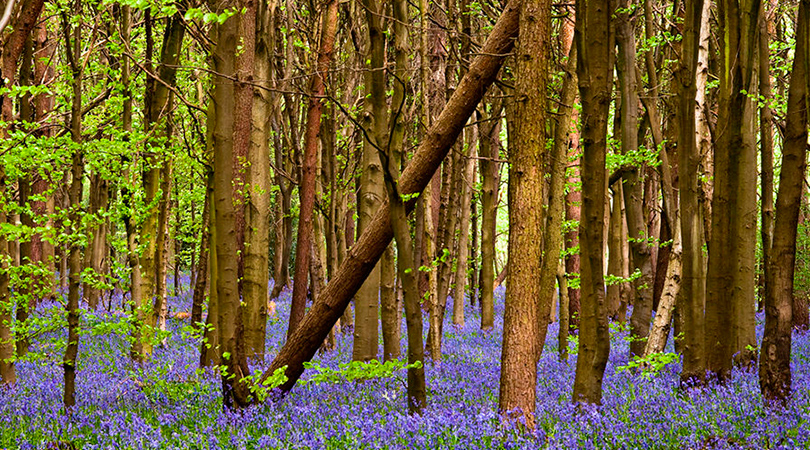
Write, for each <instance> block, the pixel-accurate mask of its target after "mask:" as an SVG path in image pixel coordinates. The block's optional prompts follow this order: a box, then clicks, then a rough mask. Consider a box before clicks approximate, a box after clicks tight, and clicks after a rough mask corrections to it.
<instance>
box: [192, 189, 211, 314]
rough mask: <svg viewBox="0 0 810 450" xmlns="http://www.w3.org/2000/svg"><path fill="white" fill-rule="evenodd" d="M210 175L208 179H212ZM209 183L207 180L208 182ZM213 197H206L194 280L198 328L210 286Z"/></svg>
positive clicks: (194, 305)
mask: <svg viewBox="0 0 810 450" xmlns="http://www.w3.org/2000/svg"><path fill="white" fill-rule="evenodd" d="M210 176H211V175H210V174H209V175H208V176H207V177H206V178H208V177H210ZM206 183H207V180H206ZM210 210H211V197H210V196H209V195H207V193H206V196H205V202H204V203H203V213H202V218H201V226H200V229H201V230H202V231H201V233H200V257H199V258H198V259H197V277H196V279H195V280H194V293H193V294H192V300H191V317H190V322H191V326H193V327H197V326H198V324H199V323H200V322H202V306H203V302H205V294H206V292H205V287H206V285H207V284H208V258H209V257H210V245H211V230H210V227H209V226H208V224H209V223H210V221H211V219H210V217H211V211H210Z"/></svg>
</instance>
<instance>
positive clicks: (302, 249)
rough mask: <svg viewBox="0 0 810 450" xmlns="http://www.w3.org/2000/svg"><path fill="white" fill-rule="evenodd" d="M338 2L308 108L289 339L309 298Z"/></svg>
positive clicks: (324, 30) (324, 35)
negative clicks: (325, 98)
mask: <svg viewBox="0 0 810 450" xmlns="http://www.w3.org/2000/svg"><path fill="white" fill-rule="evenodd" d="M337 8H338V3H337V1H336V0H331V1H330V2H329V3H327V4H326V5H325V8H324V10H323V23H322V25H321V41H320V48H319V50H318V62H317V69H316V71H315V74H314V75H313V76H312V78H311V80H310V85H309V90H310V94H311V95H310V97H309V107H308V109H307V123H306V132H305V135H304V161H303V165H302V166H301V183H300V186H299V189H298V193H299V197H300V204H301V206H300V211H301V212H300V216H299V218H298V239H297V245H296V249H295V276H294V277H293V296H292V306H291V309H290V326H289V327H288V328H287V336H288V337H289V336H290V335H292V333H293V332H294V331H295V328H296V327H297V326H298V323H299V322H300V321H301V319H302V318H303V317H304V312H305V310H306V299H307V285H308V281H307V275H308V272H309V265H310V254H309V253H310V250H311V249H312V220H313V215H314V210H315V171H316V169H317V167H316V166H317V163H318V143H319V140H318V134H319V133H320V129H321V114H322V111H323V100H322V98H321V97H323V95H324V93H325V92H326V85H325V81H324V80H325V78H326V75H327V72H328V71H329V64H330V62H331V60H332V52H333V49H334V45H335V32H336V31H337Z"/></svg>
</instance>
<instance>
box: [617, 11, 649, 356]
mask: <svg viewBox="0 0 810 450" xmlns="http://www.w3.org/2000/svg"><path fill="white" fill-rule="evenodd" d="M619 7H620V8H622V10H623V11H627V12H621V13H617V18H618V22H617V27H616V32H617V41H618V46H619V52H618V60H617V64H616V67H617V72H618V75H619V85H620V88H621V95H622V102H621V120H622V128H621V148H622V154H623V155H628V154H630V153H632V152H635V151H637V150H638V105H639V100H638V81H637V79H636V63H635V59H636V42H635V35H634V26H633V23H632V21H631V19H630V14H629V9H630V2H629V0H620V1H619ZM643 169H644V168H643V167H634V168H633V169H631V170H630V171H629V173H628V174H627V175H626V176H625V177H623V185H622V192H623V195H624V204H625V207H626V213H627V230H628V235H629V236H630V250H631V251H632V258H631V260H632V261H633V267H631V272H633V271H635V269H637V270H639V271H640V272H641V276H640V277H639V278H637V279H636V280H635V281H634V282H633V287H634V289H633V292H634V293H635V295H634V297H635V299H634V301H633V315H632V316H631V317H630V336H631V338H632V340H631V341H630V353H631V354H633V355H640V354H642V353H643V352H644V345H645V344H646V340H645V339H646V337H647V334H648V333H649V330H650V319H651V314H652V303H653V301H652V294H653V281H654V275H653V265H652V255H651V253H650V243H649V242H648V240H649V239H648V238H649V237H650V236H649V232H648V230H647V226H646V218H645V215H644V210H643V208H642V200H643V197H644V180H643V177H642V176H641V174H642V170H643Z"/></svg>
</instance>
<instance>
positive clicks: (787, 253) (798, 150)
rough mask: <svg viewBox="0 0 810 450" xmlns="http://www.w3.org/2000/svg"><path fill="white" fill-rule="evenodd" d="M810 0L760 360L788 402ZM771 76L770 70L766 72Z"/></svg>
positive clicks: (768, 389)
mask: <svg viewBox="0 0 810 450" xmlns="http://www.w3.org/2000/svg"><path fill="white" fill-rule="evenodd" d="M808 23H810V1H809V0H802V2H801V3H799V18H798V21H797V27H796V50H795V56H794V59H793V71H792V74H791V77H790V89H789V91H788V105H787V107H788V109H787V117H786V127H785V142H784V149H783V152H782V170H781V173H780V175H779V197H778V198H777V200H776V220H775V224H774V233H773V254H772V259H771V260H770V261H769V265H768V266H767V268H766V270H765V334H764V336H763V338H762V354H761V355H760V359H759V386H760V389H761V390H762V397H763V398H764V400H765V401H766V403H767V402H771V401H778V402H780V403H781V404H782V405H784V404H785V403H786V402H787V400H788V398H789V397H790V392H791V373H790V347H791V334H792V332H793V323H792V313H793V311H792V301H793V271H794V267H795V263H796V235H797V228H798V225H799V210H800V209H801V206H802V198H801V197H802V193H803V189H802V186H803V184H804V182H805V176H806V169H807V127H808V113H807V107H808V105H810V102H809V101H808V89H810V76H808V68H809V67H808V66H809V65H810V54H808V53H810V30H808ZM764 75H765V76H768V75H767V74H764Z"/></svg>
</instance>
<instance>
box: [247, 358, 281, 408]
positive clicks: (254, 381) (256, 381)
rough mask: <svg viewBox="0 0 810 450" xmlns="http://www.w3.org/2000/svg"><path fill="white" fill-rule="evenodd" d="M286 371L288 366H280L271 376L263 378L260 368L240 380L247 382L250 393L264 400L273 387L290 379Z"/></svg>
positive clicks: (257, 398)
mask: <svg viewBox="0 0 810 450" xmlns="http://www.w3.org/2000/svg"><path fill="white" fill-rule="evenodd" d="M286 371H287V366H283V367H279V368H278V369H276V370H274V371H273V373H272V374H271V375H270V376H269V377H267V378H265V379H262V376H263V374H262V372H261V371H260V370H256V371H254V372H253V374H252V375H248V376H246V377H244V378H242V379H241V380H240V381H241V382H243V383H247V385H248V389H250V393H251V394H253V396H254V397H256V400H258V401H259V402H263V401H264V400H265V399H266V398H267V397H268V396H269V395H270V393H271V392H272V391H273V389H275V388H277V387H279V386H281V385H282V384H284V383H286V382H287V380H289V378H288V377H287V375H286Z"/></svg>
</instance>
